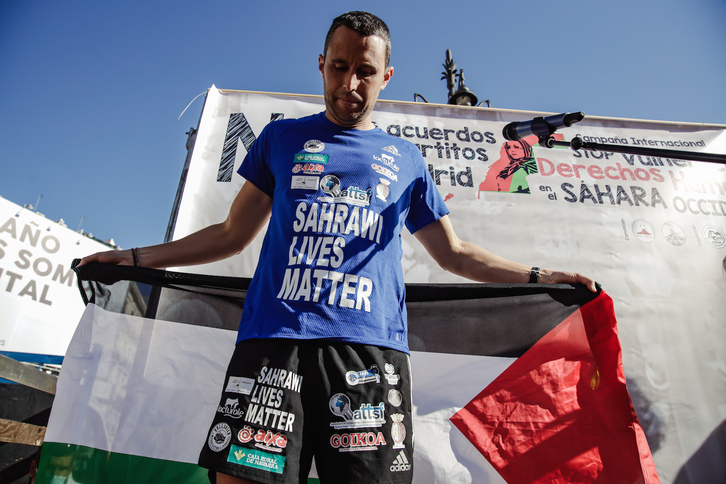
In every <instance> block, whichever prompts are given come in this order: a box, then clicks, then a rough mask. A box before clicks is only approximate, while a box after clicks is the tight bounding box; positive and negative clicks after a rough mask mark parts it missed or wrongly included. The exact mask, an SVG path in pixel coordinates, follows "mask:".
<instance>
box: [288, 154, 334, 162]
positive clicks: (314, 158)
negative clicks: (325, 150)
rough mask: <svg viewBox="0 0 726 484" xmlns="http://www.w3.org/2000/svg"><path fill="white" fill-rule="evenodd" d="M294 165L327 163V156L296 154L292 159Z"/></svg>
mask: <svg viewBox="0 0 726 484" xmlns="http://www.w3.org/2000/svg"><path fill="white" fill-rule="evenodd" d="M293 161H294V162H295V163H327V162H328V155H314V154H311V153H297V154H296V155H295V156H294V157H293Z"/></svg>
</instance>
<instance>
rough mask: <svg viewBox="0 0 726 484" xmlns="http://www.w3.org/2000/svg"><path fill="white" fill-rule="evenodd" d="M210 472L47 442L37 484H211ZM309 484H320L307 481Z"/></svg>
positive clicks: (180, 464)
mask: <svg viewBox="0 0 726 484" xmlns="http://www.w3.org/2000/svg"><path fill="white" fill-rule="evenodd" d="M207 472H208V471H207V469H204V468H203V467H199V466H198V465H196V464H187V463H182V462H174V461H170V460H162V459H152V458H150V457H139V456H135V455H128V454H118V453H115V452H108V451H105V450H99V449H94V448H92V447H85V446H83V445H73V444H60V443H57V442H46V443H45V444H43V450H42V453H41V458H40V468H39V470H38V476H37V478H36V479H35V482H36V484H52V483H53V482H57V481H54V479H53V478H54V477H63V478H67V477H68V476H69V475H71V474H72V481H71V479H68V481H69V482H77V483H79V484H97V483H101V482H102V483H104V484H145V483H149V484H151V483H154V484H164V483H168V484H209V477H208V476H207ZM308 484H320V480H319V479H312V478H311V479H308Z"/></svg>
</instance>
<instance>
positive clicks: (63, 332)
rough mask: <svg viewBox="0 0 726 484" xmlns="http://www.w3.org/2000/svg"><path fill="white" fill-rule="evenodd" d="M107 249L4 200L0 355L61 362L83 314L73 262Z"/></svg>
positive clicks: (0, 202)
mask: <svg viewBox="0 0 726 484" xmlns="http://www.w3.org/2000/svg"><path fill="white" fill-rule="evenodd" d="M108 249H109V247H108V246H106V245H103V244H101V243H99V242H97V241H95V240H93V239H90V238H88V237H86V236H84V235H81V234H79V233H77V232H74V231H72V230H70V229H68V228H67V227H65V226H64V225H61V224H59V223H57V222H53V221H52V220H48V219H46V218H45V217H44V216H42V215H40V214H37V213H34V212H32V211H30V210H27V209H25V208H23V207H20V206H18V205H16V204H14V203H12V202H9V201H8V200H5V199H3V198H0V352H2V353H5V354H8V355H9V356H11V357H15V358H18V359H21V360H27V361H37V362H54V363H60V361H61V359H62V357H63V355H65V352H66V348H67V347H68V343H69V342H70V340H71V336H73V331H74V330H75V328H76V325H77V324H78V320H79V319H80V317H81V314H83V309H84V306H83V300H82V299H81V295H80V293H79V292H78V285H77V282H76V276H75V274H74V273H73V270H72V269H71V262H72V261H73V259H74V258H79V257H83V256H85V255H88V254H92V253H94V252H98V251H101V250H108Z"/></svg>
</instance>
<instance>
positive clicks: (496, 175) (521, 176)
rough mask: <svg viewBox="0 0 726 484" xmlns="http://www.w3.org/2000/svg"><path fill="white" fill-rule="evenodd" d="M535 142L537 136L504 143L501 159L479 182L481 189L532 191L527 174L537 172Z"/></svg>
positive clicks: (490, 190)
mask: <svg viewBox="0 0 726 484" xmlns="http://www.w3.org/2000/svg"><path fill="white" fill-rule="evenodd" d="M535 143H537V137H536V136H528V137H527V138H524V139H521V140H517V141H507V142H506V143H504V144H503V145H502V149H501V152H500V157H499V159H498V160H497V161H495V162H494V163H493V164H492V166H491V167H489V171H488V172H487V176H486V178H485V179H484V181H483V182H481V183H480V184H479V191H480V192H508V193H530V191H529V184H528V183H527V175H531V174H532V173H537V162H536V161H535V159H534V156H533V155H532V145H533V144H535Z"/></svg>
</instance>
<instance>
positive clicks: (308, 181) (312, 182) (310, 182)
mask: <svg viewBox="0 0 726 484" xmlns="http://www.w3.org/2000/svg"><path fill="white" fill-rule="evenodd" d="M319 182H320V177H318V176H306V175H296V176H293V177H292V183H291V185H290V188H292V189H297V190H317V189H318V183H319Z"/></svg>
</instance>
